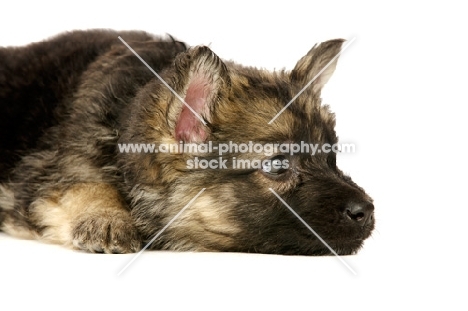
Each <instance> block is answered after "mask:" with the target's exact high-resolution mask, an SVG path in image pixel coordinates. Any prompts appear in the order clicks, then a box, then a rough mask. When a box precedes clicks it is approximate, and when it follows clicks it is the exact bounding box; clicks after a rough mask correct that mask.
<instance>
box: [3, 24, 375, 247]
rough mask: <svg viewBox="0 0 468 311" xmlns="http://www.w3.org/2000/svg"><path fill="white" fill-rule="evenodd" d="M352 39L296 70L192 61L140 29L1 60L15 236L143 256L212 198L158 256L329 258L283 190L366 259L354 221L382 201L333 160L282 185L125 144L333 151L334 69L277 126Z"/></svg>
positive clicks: (339, 243)
mask: <svg viewBox="0 0 468 311" xmlns="http://www.w3.org/2000/svg"><path fill="white" fill-rule="evenodd" d="M119 35H120V36H121V37H122V38H123V39H125V40H126V41H127V42H128V43H129V44H130V46H132V48H133V49H135V50H136V51H137V52H138V54H139V55H140V56H141V57H142V58H143V59H144V60H145V61H146V62H147V63H148V64H149V65H150V66H151V67H152V68H153V69H154V70H155V71H156V72H158V73H160V74H161V76H162V77H163V78H164V80H165V81H167V82H168V84H169V85H171V87H173V88H174V90H175V91H176V92H177V93H178V94H181V96H182V97H184V96H185V98H186V99H187V101H190V98H191V97H190V96H191V93H192V92H194V93H197V94H196V95H197V96H200V94H202V95H203V96H202V97H203V99H204V100H205V104H204V105H203V106H202V107H201V108H200V107H198V106H196V105H194V106H193V107H195V108H196V109H195V110H197V112H198V113H200V115H202V116H203V118H204V119H205V120H206V121H207V125H206V126H204V125H203V124H202V123H201V122H199V121H197V120H195V119H193V118H195V117H194V116H193V115H191V114H190V113H188V114H187V113H186V111H185V110H186V109H187V108H185V107H184V106H183V104H182V103H181V102H180V101H179V100H178V99H177V98H176V97H175V96H174V95H173V94H172V93H171V92H170V91H169V90H168V89H167V88H166V87H165V86H164V85H163V84H162V83H161V82H160V81H159V80H158V79H157V78H156V77H155V76H154V75H153V73H151V71H149V70H148V68H146V67H145V66H144V65H143V64H142V63H141V62H140V61H139V60H138V59H137V58H136V57H135V56H134V55H133V54H132V53H131V52H130V51H129V50H128V49H127V48H126V47H125V46H124V45H123V44H122V43H121V42H120V41H119V40H118V39H117V37H118V36H119ZM341 43H342V41H341V40H333V41H328V42H326V43H323V44H321V45H319V46H316V47H315V48H314V49H312V50H311V52H309V54H308V55H306V56H305V57H304V58H303V59H301V60H300V61H299V62H298V64H297V65H296V68H295V69H294V70H293V71H292V72H291V73H287V72H276V73H270V72H266V71H261V70H257V69H254V68H246V67H242V66H239V65H237V64H234V63H232V62H223V61H221V60H220V59H219V58H218V57H217V56H216V55H215V54H214V53H213V52H211V51H210V50H209V49H208V48H206V47H197V48H192V49H189V50H187V47H186V46H185V44H183V43H180V42H177V41H174V40H162V39H159V38H155V37H153V36H151V35H149V34H146V33H143V32H121V33H116V32H111V31H88V32H73V33H68V34H65V35H62V36H59V37H56V38H54V39H51V40H49V41H45V42H40V43H35V44H31V45H29V46H27V47H21V48H3V49H1V50H0V59H1V61H0V146H1V149H0V182H3V185H2V186H1V187H0V224H1V223H2V222H3V230H4V231H7V232H9V233H12V234H17V235H20V236H21V235H22V234H23V233H22V232H28V234H26V235H27V236H33V237H38V238H44V239H46V240H51V241H56V242H59V243H64V244H69V245H74V246H75V247H78V248H82V249H85V250H89V251H97V252H101V251H104V252H129V251H136V250H138V249H139V248H140V247H141V242H143V243H146V242H147V241H149V240H150V239H151V238H152V237H153V236H154V235H155V234H156V233H157V232H158V231H159V230H160V229H162V228H163V227H164V226H165V225H166V224H167V223H168V222H169V221H170V220H171V219H172V217H174V216H175V215H176V214H177V213H178V212H179V211H180V210H181V209H182V208H183V207H184V206H185V205H186V204H187V203H188V202H189V201H190V200H191V199H192V198H193V197H194V196H195V195H196V194H197V193H198V192H199V191H200V190H201V189H202V188H206V190H205V192H204V193H203V194H202V195H201V196H200V197H199V198H198V200H196V201H195V202H194V204H193V206H191V207H189V208H188V209H187V210H186V211H185V212H184V213H183V214H182V215H181V217H179V218H178V219H177V220H176V221H175V222H174V223H173V224H172V225H171V226H169V227H168V228H167V230H166V231H165V232H164V233H163V234H162V235H161V236H160V238H158V239H157V240H156V241H155V242H154V243H153V244H152V248H154V249H172V250H196V251H203V250H208V251H241V252H262V253H279V254H309V255H321V254H329V251H328V249H327V248H325V247H324V246H323V245H322V244H321V243H320V242H319V241H318V240H317V239H316V238H315V237H314V236H313V234H312V233H311V232H310V231H309V230H308V229H307V228H305V227H304V226H303V225H302V224H301V223H300V222H299V220H298V219H297V218H295V216H294V215H292V214H291V213H290V211H289V210H288V209H287V208H286V207H284V206H283V204H282V203H281V202H280V201H278V199H277V198H276V197H275V196H274V195H273V194H272V193H271V192H270V191H269V190H268V188H272V189H274V190H275V191H276V192H277V193H278V194H279V195H280V196H282V197H283V199H284V200H286V201H287V202H288V204H289V205H290V206H291V207H292V208H293V209H295V211H296V212H297V213H298V214H299V215H301V217H302V218H303V219H304V220H305V221H306V222H308V223H309V224H310V225H311V227H312V228H314V229H315V230H316V231H317V233H318V234H320V235H321V237H322V238H323V239H324V240H325V241H327V242H328V243H329V244H330V246H331V247H333V248H334V249H335V250H336V251H337V252H338V253H339V254H351V253H354V252H356V251H357V250H358V249H359V248H360V247H361V245H362V242H363V241H364V239H366V238H367V237H368V236H369V235H370V233H371V231H372V229H373V227H374V220H373V218H372V215H370V218H369V221H368V222H367V223H366V224H362V223H359V221H356V219H352V217H351V218H350V217H349V206H350V205H353V204H354V205H360V206H366V208H367V209H368V212H369V213H370V214H372V210H373V206H372V200H371V199H370V198H369V197H368V196H367V195H366V194H365V192H364V191H363V190H362V189H361V188H360V187H358V186H357V185H356V184H355V183H353V182H352V181H351V179H350V178H349V177H347V176H345V175H344V174H343V173H342V172H341V171H340V170H339V169H338V168H337V167H336V164H335V161H336V160H335V157H336V155H335V154H333V153H331V154H328V155H325V154H322V155H315V156H311V155H308V154H307V155H306V154H301V155H294V156H285V157H286V158H288V160H289V161H290V163H291V168H290V169H288V170H286V171H285V172H283V173H282V174H278V175H275V176H273V175H271V174H266V173H265V172H263V171H262V170H258V169H245V170H233V169H226V170H188V169H187V168H186V161H187V160H188V159H191V158H193V156H194V155H191V154H163V153H158V154H149V153H134V154H125V153H120V152H119V150H118V148H117V144H118V143H132V142H134V143H154V142H163V141H168V140H170V141H174V142H176V143H177V142H179V141H184V142H201V141H206V140H211V141H239V142H246V141H247V142H248V141H250V140H251V141H261V142H290V141H291V142H296V141H307V142H316V143H335V142H337V138H336V134H335V131H334V125H335V119H334V115H333V114H332V113H330V112H329V110H328V107H326V106H322V105H321V104H320V88H321V86H323V84H324V83H326V80H327V79H328V77H326V74H327V72H325V73H324V77H323V78H319V79H317V81H316V82H314V83H313V84H312V85H311V87H310V88H309V89H308V90H307V91H306V92H304V94H303V95H301V96H300V97H299V98H298V99H297V100H296V101H295V102H294V103H293V104H292V105H291V106H290V107H289V108H288V109H287V110H286V111H285V112H284V113H283V114H282V115H280V117H279V118H278V119H277V120H276V121H275V122H274V123H273V124H272V125H267V122H268V121H269V120H270V119H271V118H272V117H273V116H274V115H275V114H276V113H277V112H278V111H279V110H280V109H281V108H282V107H283V106H284V105H285V103H287V102H289V100H290V99H291V98H292V97H293V96H294V95H295V94H296V93H297V92H298V91H299V90H300V89H301V88H302V87H303V86H304V85H305V84H306V83H307V82H308V81H309V80H310V79H311V77H312V76H313V75H314V73H317V72H318V71H319V70H320V69H321V68H322V67H323V66H324V65H325V64H326V63H328V61H330V60H331V58H332V57H334V56H335V55H336V53H338V51H339V49H340V47H341ZM331 67H333V66H331ZM332 71H333V70H331V72H332ZM330 74H331V73H330ZM321 79H322V80H321ZM200 81H201V82H200ZM189 104H190V102H189ZM184 111H185V113H184ZM187 124H190V125H187ZM198 156H199V157H200V155H198ZM234 156H235V157H237V158H242V157H245V158H249V157H253V156H254V155H245V154H244V155H242V154H230V155H228V159H229V161H232V157H234ZM204 157H206V158H211V157H216V156H215V155H204ZM0 185H1V184H0ZM63 222H66V223H63ZM0 228H2V227H1V225H0ZM12 228H14V229H12ZM18 232H20V233H18Z"/></svg>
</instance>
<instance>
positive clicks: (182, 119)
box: [168, 46, 230, 142]
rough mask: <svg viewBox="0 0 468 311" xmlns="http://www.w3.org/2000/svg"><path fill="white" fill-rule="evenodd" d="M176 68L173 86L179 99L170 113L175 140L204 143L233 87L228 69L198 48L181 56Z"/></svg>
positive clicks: (206, 51)
mask: <svg viewBox="0 0 468 311" xmlns="http://www.w3.org/2000/svg"><path fill="white" fill-rule="evenodd" d="M174 66H175V73H174V76H173V77H172V82H173V83H172V85H174V86H175V87H174V91H175V92H176V93H177V94H178V96H175V97H176V98H174V100H173V101H172V104H171V105H170V106H169V111H168V121H169V123H170V126H171V128H172V130H173V131H174V137H175V138H176V139H177V140H182V141H184V142H203V141H205V140H206V138H207V137H208V134H209V133H208V132H209V123H210V121H211V117H212V113H213V111H214V108H215V106H216V104H217V102H219V101H220V100H221V98H222V97H223V96H224V94H226V91H227V90H228V88H229V86H230V78H229V74H228V71H227V68H226V65H225V64H224V63H223V61H222V60H221V59H220V58H219V57H218V56H217V55H216V54H215V53H213V52H212V51H211V50H210V49H209V48H208V47H206V46H198V47H194V48H191V49H189V50H188V51H187V52H184V53H181V54H179V55H178V56H177V57H176V59H175V62H174ZM181 99H183V101H182V100H181Z"/></svg>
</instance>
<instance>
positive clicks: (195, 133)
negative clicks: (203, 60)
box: [175, 77, 210, 142]
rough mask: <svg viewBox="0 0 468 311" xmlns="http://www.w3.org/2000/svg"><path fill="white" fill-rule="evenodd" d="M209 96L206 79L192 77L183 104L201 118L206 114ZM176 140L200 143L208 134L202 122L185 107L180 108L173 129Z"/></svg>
mask: <svg viewBox="0 0 468 311" xmlns="http://www.w3.org/2000/svg"><path fill="white" fill-rule="evenodd" d="M209 94H210V87H209V84H208V83H207V82H206V79H203V78H200V77H194V78H193V80H192V81H191V82H190V85H189V87H188V88H187V94H186V95H185V99H184V100H185V102H186V103H187V105H189V106H190V108H192V109H193V110H194V111H195V112H196V113H198V114H199V115H200V116H203V115H205V114H206V112H207V110H208V109H207V107H206V105H207V101H208V96H209ZM175 136H176V139H177V140H182V141H184V142H202V141H205V140H206V138H207V136H208V133H207V132H206V129H205V127H204V124H203V123H202V121H201V120H200V119H199V118H198V116H196V115H195V114H194V113H193V112H192V111H191V110H190V109H189V108H188V107H187V106H186V105H183V106H182V111H181V112H180V115H179V119H178V120H177V125H176V128H175Z"/></svg>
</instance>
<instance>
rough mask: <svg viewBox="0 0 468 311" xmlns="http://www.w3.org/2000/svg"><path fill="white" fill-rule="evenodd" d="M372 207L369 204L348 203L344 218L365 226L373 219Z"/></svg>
mask: <svg viewBox="0 0 468 311" xmlns="http://www.w3.org/2000/svg"><path fill="white" fill-rule="evenodd" d="M373 214H374V205H373V204H372V203H371V202H361V203H350V204H348V206H347V208H346V216H347V217H348V218H349V219H350V220H352V221H355V222H357V223H359V224H361V225H365V224H366V223H368V222H369V221H372V220H373V219H374V218H373V217H374V216H373Z"/></svg>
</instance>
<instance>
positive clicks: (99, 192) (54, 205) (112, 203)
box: [31, 183, 125, 246]
mask: <svg viewBox="0 0 468 311" xmlns="http://www.w3.org/2000/svg"><path fill="white" fill-rule="evenodd" d="M109 209H111V210H114V209H122V210H125V208H124V205H123V202H122V201H121V198H120V195H119V194H118V192H117V191H116V190H115V189H114V188H113V187H111V186H110V185H107V184H88V183H83V184H77V185H74V186H72V187H70V188H69V189H67V190H66V191H65V192H63V193H53V194H50V195H49V198H47V199H39V200H36V201H35V202H33V203H32V205H31V218H32V219H34V220H35V221H36V223H37V224H39V225H40V226H44V227H46V229H45V230H44V231H43V233H42V236H41V238H42V239H44V240H46V241H50V242H54V243H60V244H65V245H67V246H72V229H73V228H72V224H73V221H74V220H76V219H79V217H80V216H82V215H83V214H86V213H94V212H96V211H106V210H109Z"/></svg>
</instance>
